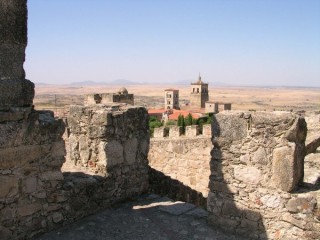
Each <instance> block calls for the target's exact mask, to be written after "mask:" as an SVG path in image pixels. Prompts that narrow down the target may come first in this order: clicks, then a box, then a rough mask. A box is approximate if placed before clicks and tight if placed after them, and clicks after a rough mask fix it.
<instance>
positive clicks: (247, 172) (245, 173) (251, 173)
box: [233, 165, 262, 185]
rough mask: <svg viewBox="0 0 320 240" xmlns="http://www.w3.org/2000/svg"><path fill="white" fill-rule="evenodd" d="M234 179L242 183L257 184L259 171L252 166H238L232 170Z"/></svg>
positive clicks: (259, 176) (259, 177)
mask: <svg viewBox="0 0 320 240" xmlns="http://www.w3.org/2000/svg"><path fill="white" fill-rule="evenodd" d="M233 172H234V177H235V178H236V179H238V180H240V181H242V182H244V183H250V184H255V185H257V184H259V183H260V181H261V177H262V176H261V170H259V169H258V168H256V167H253V166H245V165H238V166H234V168H233Z"/></svg>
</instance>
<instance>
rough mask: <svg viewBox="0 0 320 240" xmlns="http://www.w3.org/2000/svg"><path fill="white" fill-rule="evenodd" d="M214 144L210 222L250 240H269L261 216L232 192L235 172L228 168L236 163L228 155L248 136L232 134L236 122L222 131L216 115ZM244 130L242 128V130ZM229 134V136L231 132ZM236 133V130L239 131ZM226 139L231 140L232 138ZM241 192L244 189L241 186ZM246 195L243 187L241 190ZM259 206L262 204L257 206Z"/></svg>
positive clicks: (236, 193)
mask: <svg viewBox="0 0 320 240" xmlns="http://www.w3.org/2000/svg"><path fill="white" fill-rule="evenodd" d="M212 120H213V121H212V136H213V137H212V141H213V145H214V147H213V149H212V152H211V155H212V159H211V162H210V167H211V176H210V181H209V189H210V192H209V196H208V206H207V207H208V211H209V217H208V221H209V223H210V224H212V225H214V226H217V227H219V228H221V229H223V230H225V231H228V232H230V231H231V232H234V233H236V234H239V235H242V236H245V237H247V238H248V239H267V235H266V230H265V227H264V224H263V219H262V216H261V214H260V213H259V212H255V211H252V210H249V209H247V208H249V207H250V206H247V207H245V205H246V203H245V202H244V201H243V200H242V199H241V194H242V193H241V191H239V192H236V191H237V190H235V189H231V187H232V184H235V183H234V182H232V181H234V179H233V174H234V173H233V172H231V171H230V170H231V169H232V168H230V167H227V166H228V165H229V164H230V163H231V162H232V161H233V160H234V159H233V156H232V155H228V154H226V152H228V151H229V148H230V146H231V143H232V141H236V140H240V139H241V138H242V136H245V134H246V133H245V134H244V133H243V132H232V131H234V130H235V129H237V122H233V121H232V119H229V122H228V123H227V124H230V126H229V127H227V128H226V129H223V131H227V132H224V133H223V134H222V132H221V131H222V130H221V129H220V125H219V122H218V121H217V119H216V117H215V115H213V119H212ZM239 129H241V127H240V128H239ZM228 131H229V132H228ZM236 131H237V130H236ZM226 135H229V136H231V137H230V138H228V137H226ZM239 187H240V188H241V187H242V186H239ZM242 189H243V191H244V189H245V188H244V187H242ZM258 204H259V203H258Z"/></svg>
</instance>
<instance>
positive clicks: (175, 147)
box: [148, 125, 213, 205]
mask: <svg viewBox="0 0 320 240" xmlns="http://www.w3.org/2000/svg"><path fill="white" fill-rule="evenodd" d="M209 126H210V125H209ZM171 130H172V129H170V131H171ZM212 147H213V145H212V142H211V135H209V136H208V135H198V136H193V137H191V138H190V137H186V136H175V135H174V137H162V138H161V137H158V138H152V139H151V141H150V150H149V155H148V160H149V165H150V167H151V176H150V178H151V181H152V186H151V188H152V190H153V191H155V192H156V193H160V194H169V195H170V197H174V198H177V199H179V200H184V201H188V202H193V203H199V204H200V205H203V204H202V202H203V201H204V200H203V199H205V198H206V197H207V196H208V190H209V189H208V186H209V176H210V160H211V155H210V152H211V150H212ZM160 173H161V174H160ZM166 178H167V179H166ZM169 179H172V182H171V184H170V183H169V182H168V180H169ZM175 180H177V181H178V182H179V183H180V184H178V183H177V182H175ZM178 185H179V186H178ZM186 187H187V188H186ZM173 188H174V189H173Z"/></svg>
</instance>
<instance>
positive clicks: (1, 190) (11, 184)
mask: <svg viewBox="0 0 320 240" xmlns="http://www.w3.org/2000/svg"><path fill="white" fill-rule="evenodd" d="M0 183H1V184H0V198H5V197H6V196H7V195H8V194H9V193H10V192H11V191H14V192H17V191H18V178H17V177H12V176H0Z"/></svg>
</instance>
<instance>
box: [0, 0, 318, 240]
mask: <svg viewBox="0 0 320 240" xmlns="http://www.w3.org/2000/svg"><path fill="white" fill-rule="evenodd" d="M0 21H1V24H0V36H1V38H0V63H1V65H0V79H1V80H0V183H1V184H0V239H30V238H32V237H34V236H35V235H39V234H41V233H43V232H46V231H50V230H51V229H54V228H58V227H62V226H64V225H66V224H69V223H71V222H74V221H76V220H77V219H79V218H81V217H83V216H86V215H88V214H92V213H94V212H96V211H98V210H99V209H102V208H104V207H108V206H110V204H112V203H115V202H118V201H123V200H126V199H128V198H131V197H132V196H135V195H139V194H141V193H144V192H146V191H148V190H149V191H150V189H152V190H157V189H158V188H160V189H164V188H163V185H161V184H166V187H168V188H167V189H168V191H169V193H170V191H172V193H173V195H175V196H176V197H179V198H181V199H185V200H187V201H195V202H197V201H198V203H199V204H200V205H203V204H206V205H207V210H208V212H209V218H208V220H209V222H210V223H211V224H212V225H214V226H219V227H221V228H224V229H226V230H227V231H233V232H236V233H238V234H241V235H245V236H247V237H248V238H252V239H319V238H320V232H319V229H320V220H319V219H320V212H319V202H320V193H319V191H320V190H319V187H318V186H319V185H305V184H302V182H303V180H304V169H303V168H304V157H305V153H306V147H305V139H306V132H307V128H306V123H305V120H304V118H303V117H300V116H298V115H295V114H293V113H289V112H272V113H268V112H256V113H249V112H232V111H230V112H223V113H219V114H216V115H214V118H213V122H212V125H211V130H210V127H207V126H206V127H204V130H203V135H199V134H198V131H197V127H196V126H192V127H190V129H188V130H187V134H186V135H185V136H181V134H180V130H179V128H172V129H170V131H169V135H168V137H164V135H163V130H162V132H161V130H159V132H158V135H157V136H158V137H157V138H154V139H152V140H150V139H149V134H150V133H149V130H148V114H147V111H146V109H144V108H141V107H130V106H128V105H127V104H113V103H101V102H100V103H97V102H93V104H92V105H91V104H88V105H86V106H72V107H71V108H70V114H69V116H68V118H67V119H66V120H65V121H62V120H61V119H60V120H57V119H55V118H54V116H53V113H52V112H50V111H35V110H33V108H32V104H33V97H34V85H33V83H32V82H30V81H28V80H26V79H25V74H24V70H23V62H24V58H25V53H24V51H25V47H26V44H27V8H26V1H23V0H1V1H0ZM210 132H211V135H210V134H209V133H210ZM161 133H162V135H161ZM150 141H151V142H150ZM149 148H150V150H149ZM148 152H149V155H148ZM65 156H66V157H65ZM148 158H149V163H150V164H149V165H148ZM148 178H149V179H151V181H150V180H149V181H148ZM153 179H159V182H160V185H158V186H155V185H154V182H152V181H153ZM150 182H151V186H150V185H149V183H150ZM159 182H158V183H159ZM170 184H171V185H170ZM157 187H158V188H157ZM180 188H182V190H181V191H180ZM163 193H165V194H167V193H166V192H163Z"/></svg>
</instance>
